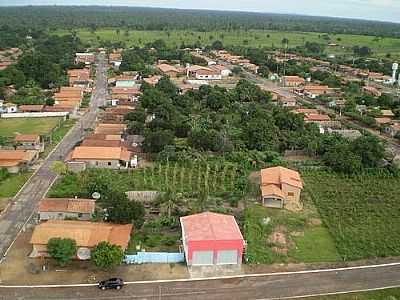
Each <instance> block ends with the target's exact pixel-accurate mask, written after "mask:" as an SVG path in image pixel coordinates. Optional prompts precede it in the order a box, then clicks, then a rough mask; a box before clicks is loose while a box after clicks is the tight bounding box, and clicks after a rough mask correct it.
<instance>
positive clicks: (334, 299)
mask: <svg viewBox="0 0 400 300" xmlns="http://www.w3.org/2000/svg"><path fill="white" fill-rule="evenodd" d="M301 299H303V300H399V299H400V289H386V290H381V291H373V292H365V293H352V294H345V295H337V296H320V297H312V298H301Z"/></svg>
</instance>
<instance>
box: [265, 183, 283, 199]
mask: <svg viewBox="0 0 400 300" xmlns="http://www.w3.org/2000/svg"><path fill="white" fill-rule="evenodd" d="M261 195H263V196H269V195H273V196H278V197H280V198H284V197H285V195H284V194H283V192H282V190H281V189H280V188H279V187H277V186H276V185H275V184H268V185H262V186H261Z"/></svg>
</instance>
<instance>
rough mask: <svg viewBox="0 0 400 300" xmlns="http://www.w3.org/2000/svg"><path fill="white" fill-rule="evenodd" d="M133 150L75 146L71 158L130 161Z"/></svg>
mask: <svg viewBox="0 0 400 300" xmlns="http://www.w3.org/2000/svg"><path fill="white" fill-rule="evenodd" d="M130 158H131V152H129V151H128V150H126V149H125V148H123V147H86V146H79V147H75V149H74V150H73V151H72V154H71V160H91V159H93V160H123V161H129V160H130Z"/></svg>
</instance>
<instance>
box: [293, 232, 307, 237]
mask: <svg viewBox="0 0 400 300" xmlns="http://www.w3.org/2000/svg"><path fill="white" fill-rule="evenodd" d="M290 235H291V236H295V237H298V236H304V232H303V231H293V232H291V233H290Z"/></svg>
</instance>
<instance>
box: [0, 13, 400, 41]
mask: <svg viewBox="0 0 400 300" xmlns="http://www.w3.org/2000/svg"><path fill="white" fill-rule="evenodd" d="M4 24H7V25H9V26H11V27H16V28H35V29H38V28H39V29H47V28H49V29H66V28H67V29H74V28H82V27H85V28H89V29H91V30H93V31H94V30H96V29H97V28H100V27H119V28H129V29H133V30H173V29H184V30H187V29H191V30H196V31H212V30H215V28H218V29H221V30H228V31H230V30H238V29H241V30H243V29H244V30H249V29H263V30H281V31H303V32H304V31H309V32H310V31H311V32H327V33H346V34H362V35H377V36H386V37H400V25H399V24H395V23H388V22H377V21H365V20H354V19H340V18H328V17H310V16H300V15H280V14H268V13H250V12H227V11H201V10H178V9H161V8H139V7H99V6H96V7H93V6H88V7H80V6H71V7H65V6H63V7H56V6H42V7H39V6H26V7H3V8H2V9H1V11H0V26H1V25H4Z"/></svg>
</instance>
